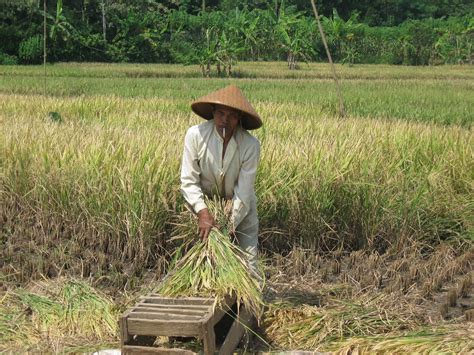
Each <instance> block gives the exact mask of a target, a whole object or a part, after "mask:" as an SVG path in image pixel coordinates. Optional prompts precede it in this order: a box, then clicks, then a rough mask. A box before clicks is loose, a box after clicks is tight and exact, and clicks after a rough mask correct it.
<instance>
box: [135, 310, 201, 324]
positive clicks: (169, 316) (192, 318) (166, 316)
mask: <svg viewBox="0 0 474 355" xmlns="http://www.w3.org/2000/svg"><path fill="white" fill-rule="evenodd" d="M128 318H129V319H130V318H133V319H137V318H139V319H152V320H156V321H169V320H183V321H189V322H196V321H199V320H202V319H203V316H196V315H187V314H173V313H151V312H131V313H130V314H129V315H128Z"/></svg>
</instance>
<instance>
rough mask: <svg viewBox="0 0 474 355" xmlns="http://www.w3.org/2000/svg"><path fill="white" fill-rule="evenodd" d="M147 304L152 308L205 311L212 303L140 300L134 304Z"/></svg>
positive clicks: (137, 305)
mask: <svg viewBox="0 0 474 355" xmlns="http://www.w3.org/2000/svg"><path fill="white" fill-rule="evenodd" d="M139 306H147V307H154V308H169V309H190V310H202V311H207V310H209V309H211V307H212V305H208V304H159V303H151V302H140V303H137V304H136V305H135V307H139Z"/></svg>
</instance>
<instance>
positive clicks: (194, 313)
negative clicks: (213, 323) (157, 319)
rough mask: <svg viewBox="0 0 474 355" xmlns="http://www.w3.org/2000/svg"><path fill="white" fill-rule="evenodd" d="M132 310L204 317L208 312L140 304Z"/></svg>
mask: <svg viewBox="0 0 474 355" xmlns="http://www.w3.org/2000/svg"><path fill="white" fill-rule="evenodd" d="M132 312H148V313H167V314H177V315H190V316H200V317H204V316H205V315H207V314H208V312H206V311H205V310H195V309H169V308H153V307H146V306H145V305H143V306H138V307H135V308H133V309H132Z"/></svg>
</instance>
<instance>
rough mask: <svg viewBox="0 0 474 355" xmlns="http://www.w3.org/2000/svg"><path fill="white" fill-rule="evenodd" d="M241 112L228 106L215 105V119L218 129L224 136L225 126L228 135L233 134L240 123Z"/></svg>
mask: <svg viewBox="0 0 474 355" xmlns="http://www.w3.org/2000/svg"><path fill="white" fill-rule="evenodd" d="M239 120H240V113H239V112H238V111H236V110H234V109H231V108H229V107H226V106H221V105H216V106H215V107H214V121H215V123H216V127H217V131H218V132H219V134H220V135H221V136H222V137H224V134H223V130H224V128H225V135H226V137H230V136H232V134H233V133H234V131H235V129H236V128H237V126H238V125H239Z"/></svg>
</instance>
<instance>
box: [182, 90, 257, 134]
mask: <svg viewBox="0 0 474 355" xmlns="http://www.w3.org/2000/svg"><path fill="white" fill-rule="evenodd" d="M213 104H219V105H223V106H227V107H230V108H233V109H236V110H239V111H240V112H241V114H242V116H241V119H242V127H243V128H245V129H248V130H250V129H257V128H260V127H261V126H262V124H263V123H262V120H261V118H260V116H259V115H258V113H257V112H255V109H254V108H253V107H252V105H251V104H250V103H249V102H248V101H247V99H246V98H245V96H244V95H243V94H242V92H241V91H240V89H239V88H238V87H237V86H235V85H229V86H226V87H225V88H223V89H220V90H217V91H214V92H211V93H210V94H208V95H205V96H203V97H201V98H199V99H197V100H196V101H194V102H193V103H192V104H191V109H192V110H193V111H194V112H195V113H196V114H197V115H199V116H201V117H202V118H205V119H206V120H210V119H212V118H213V114H212V111H213Z"/></svg>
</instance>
